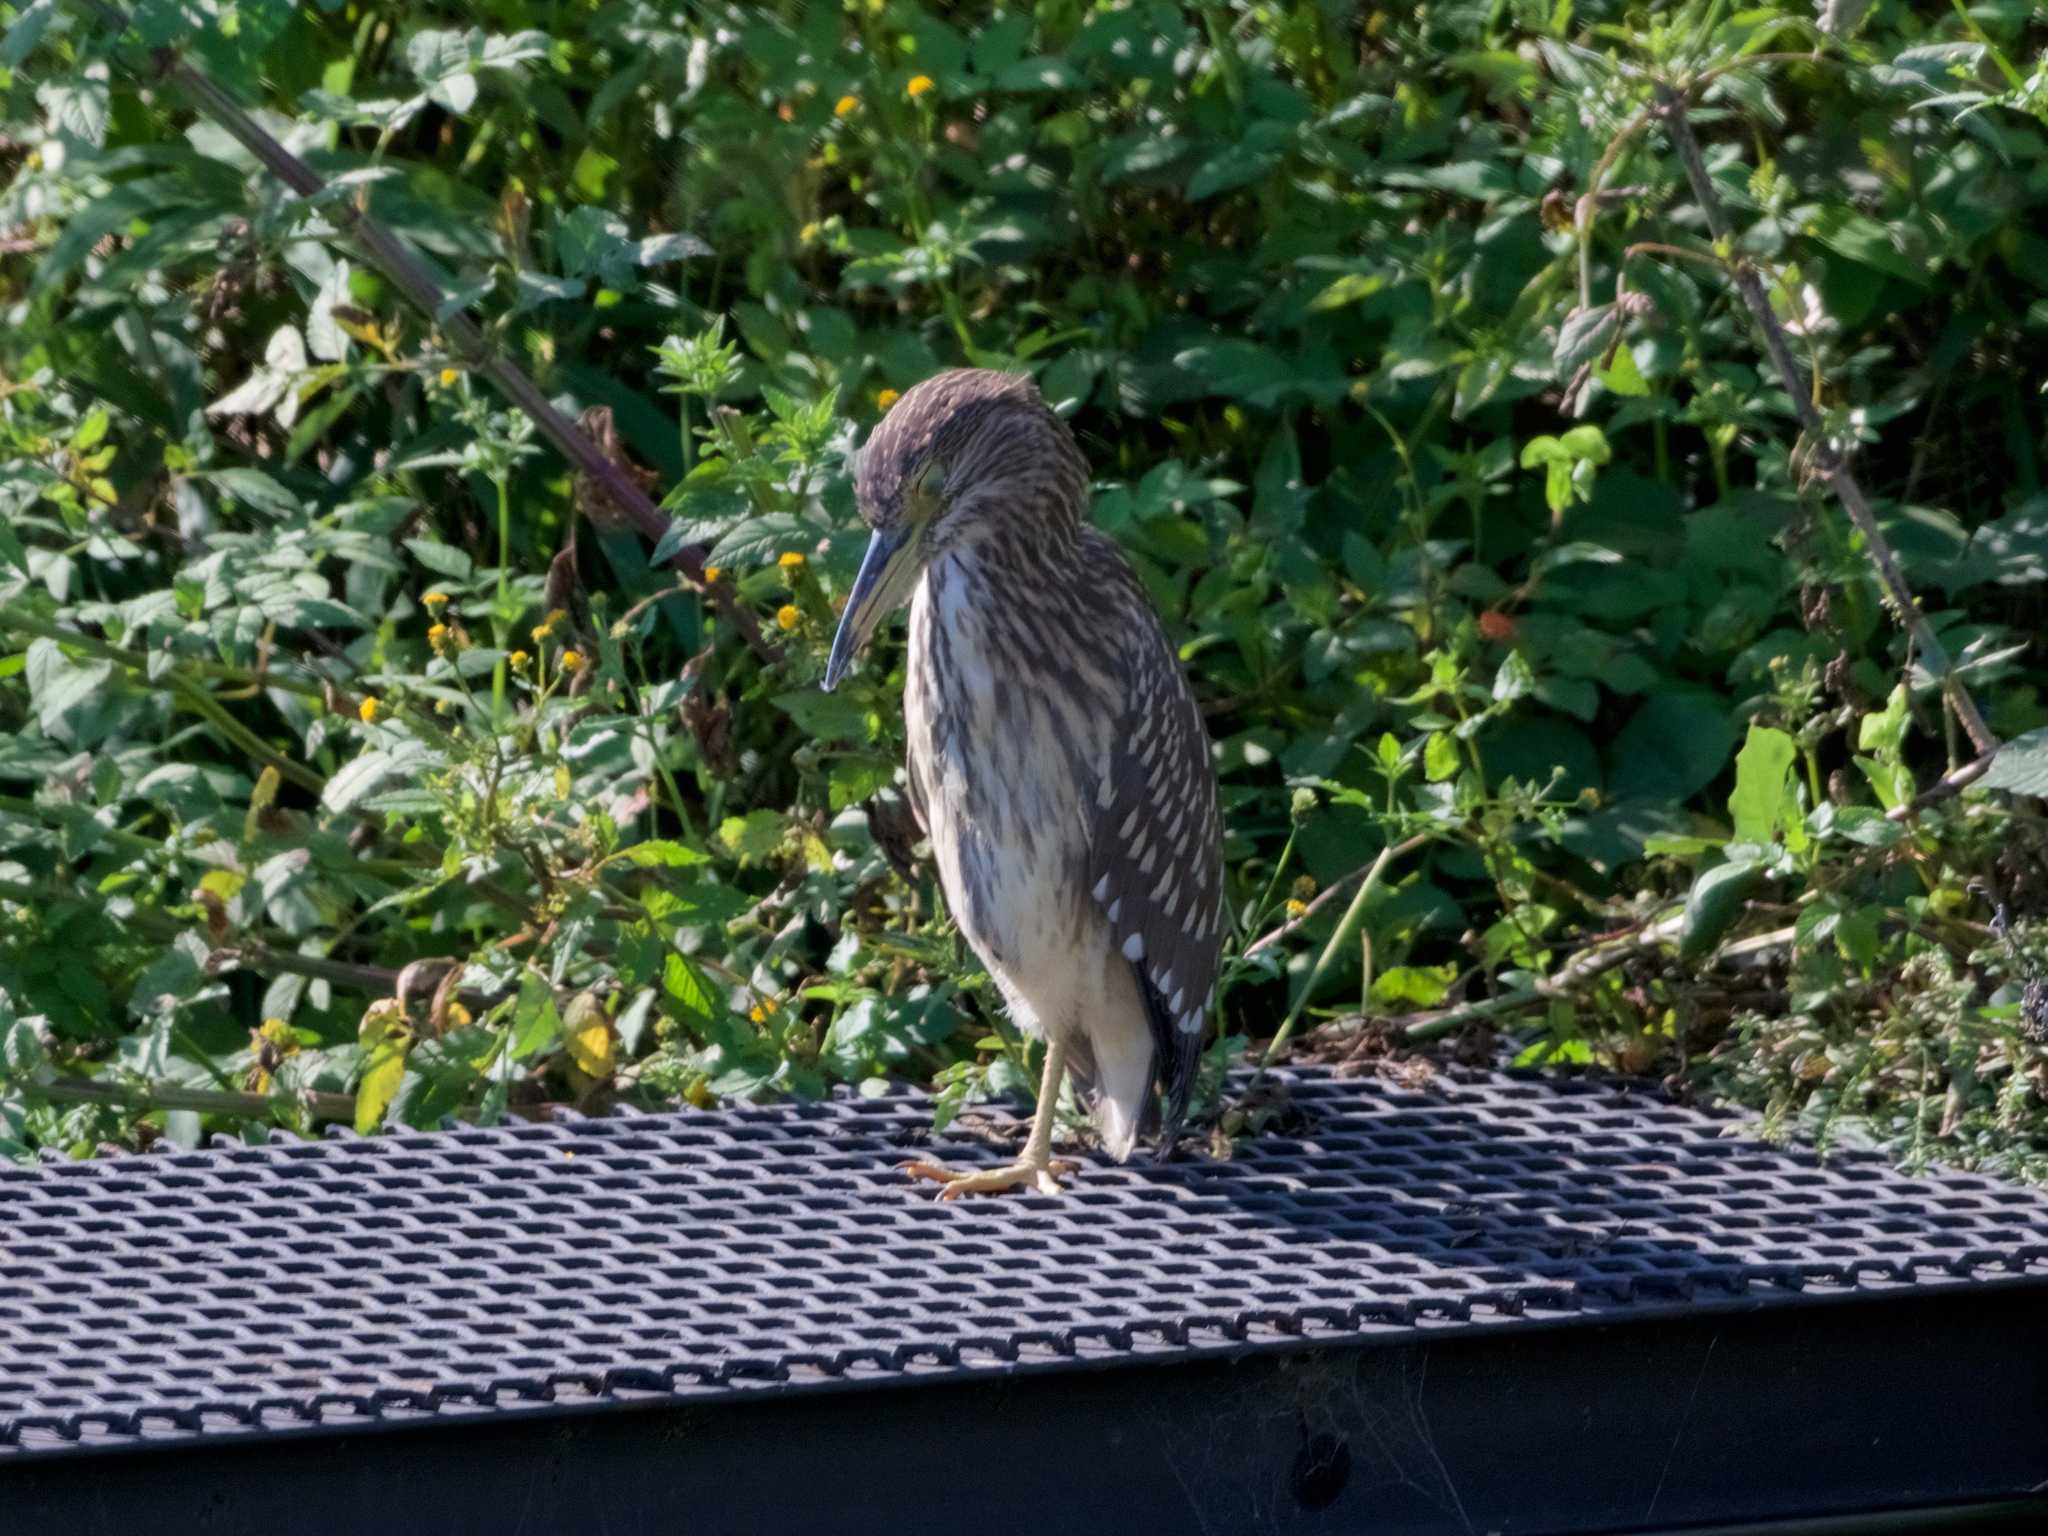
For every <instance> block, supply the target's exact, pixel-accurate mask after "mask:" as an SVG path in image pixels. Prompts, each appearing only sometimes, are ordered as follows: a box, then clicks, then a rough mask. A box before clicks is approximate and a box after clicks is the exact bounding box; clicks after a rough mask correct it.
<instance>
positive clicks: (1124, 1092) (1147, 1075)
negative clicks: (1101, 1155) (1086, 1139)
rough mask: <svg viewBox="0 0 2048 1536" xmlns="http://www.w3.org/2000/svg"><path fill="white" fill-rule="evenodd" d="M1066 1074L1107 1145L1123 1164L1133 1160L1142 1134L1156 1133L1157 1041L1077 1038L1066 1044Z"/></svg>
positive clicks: (1076, 1096) (1138, 1037)
mask: <svg viewBox="0 0 2048 1536" xmlns="http://www.w3.org/2000/svg"><path fill="white" fill-rule="evenodd" d="M1067 1074H1068V1076H1069V1077H1071V1078H1072V1079H1073V1083H1074V1097H1075V1098H1077V1099H1079V1100H1080V1101H1081V1103H1082V1104H1083V1105H1085V1106H1086V1107H1087V1110H1088V1114H1089V1116H1090V1118H1092V1119H1093V1120H1094V1121H1095V1129H1096V1132H1097V1133H1098V1134H1099V1135H1100V1136H1101V1137H1102V1145H1103V1148H1104V1150H1106V1151H1107V1152H1108V1153H1109V1155H1110V1156H1111V1157H1113V1158H1115V1159H1116V1160H1117V1161H1118V1162H1120V1163H1123V1162H1128V1161H1130V1156H1131V1153H1132V1151H1133V1150H1134V1149H1135V1148H1136V1147H1137V1145H1138V1137H1139V1135H1140V1134H1141V1133H1143V1132H1145V1131H1149V1130H1151V1129H1153V1128H1154V1126H1155V1125H1156V1123H1157V1121H1158V1119H1159V1106H1158V1103H1157V1101H1156V1100H1154V1098H1153V1096H1152V1041H1151V1040H1150V1038H1149V1037H1146V1036H1142V1035H1136V1034H1135V1032H1134V1038H1132V1039H1131V1040H1128V1041H1124V1040H1114V1041H1110V1040H1103V1039H1100V1038H1096V1039H1090V1038H1088V1037H1086V1036H1081V1037H1077V1038H1075V1039H1073V1040H1071V1041H1070V1042H1068V1045H1067Z"/></svg>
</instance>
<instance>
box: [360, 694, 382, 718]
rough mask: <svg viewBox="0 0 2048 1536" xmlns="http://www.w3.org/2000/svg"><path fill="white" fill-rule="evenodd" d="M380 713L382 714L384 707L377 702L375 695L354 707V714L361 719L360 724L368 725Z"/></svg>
mask: <svg viewBox="0 0 2048 1536" xmlns="http://www.w3.org/2000/svg"><path fill="white" fill-rule="evenodd" d="M382 713H384V706H383V705H382V704H379V703H378V702H377V696H376V695H375V694H371V695H370V696H369V697H368V698H366V699H364V700H363V702H362V703H360V704H358V705H357V706H356V714H357V715H358V716H359V717H360V718H361V719H362V722H363V724H365V725H368V724H369V723H370V722H371V721H373V720H375V719H376V718H377V717H378V716H379V715H381V714H382Z"/></svg>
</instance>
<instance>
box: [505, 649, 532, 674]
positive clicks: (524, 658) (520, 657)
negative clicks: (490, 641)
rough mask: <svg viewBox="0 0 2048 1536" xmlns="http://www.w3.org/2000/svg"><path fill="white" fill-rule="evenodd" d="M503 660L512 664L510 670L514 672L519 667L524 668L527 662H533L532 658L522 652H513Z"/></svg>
mask: <svg viewBox="0 0 2048 1536" xmlns="http://www.w3.org/2000/svg"><path fill="white" fill-rule="evenodd" d="M505 659H506V660H507V661H509V662H511V663H512V668H513V670H514V671H517V670H519V669H520V668H521V667H524V666H525V665H526V664H527V663H528V662H529V661H531V660H533V658H532V657H531V656H529V655H527V654H526V652H524V651H514V652H513V653H512V654H511V655H510V656H507V657H506V658H505Z"/></svg>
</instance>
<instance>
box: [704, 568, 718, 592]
mask: <svg viewBox="0 0 2048 1536" xmlns="http://www.w3.org/2000/svg"><path fill="white" fill-rule="evenodd" d="M721 569H722V567H720V566H716V565H707V566H705V567H704V585H705V586H707V587H708V586H710V585H711V584H712V583H713V582H714V581H716V580H718V573H719V571H720V570H721Z"/></svg>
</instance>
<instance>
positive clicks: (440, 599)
mask: <svg viewBox="0 0 2048 1536" xmlns="http://www.w3.org/2000/svg"><path fill="white" fill-rule="evenodd" d="M420 601H421V602H423V603H425V604H426V605H427V612H429V613H439V612H440V611H441V610H442V609H443V608H446V607H447V606H448V594H447V593H446V592H429V593H428V594H427V595H426V596H425V597H423V598H421V599H420Z"/></svg>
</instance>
